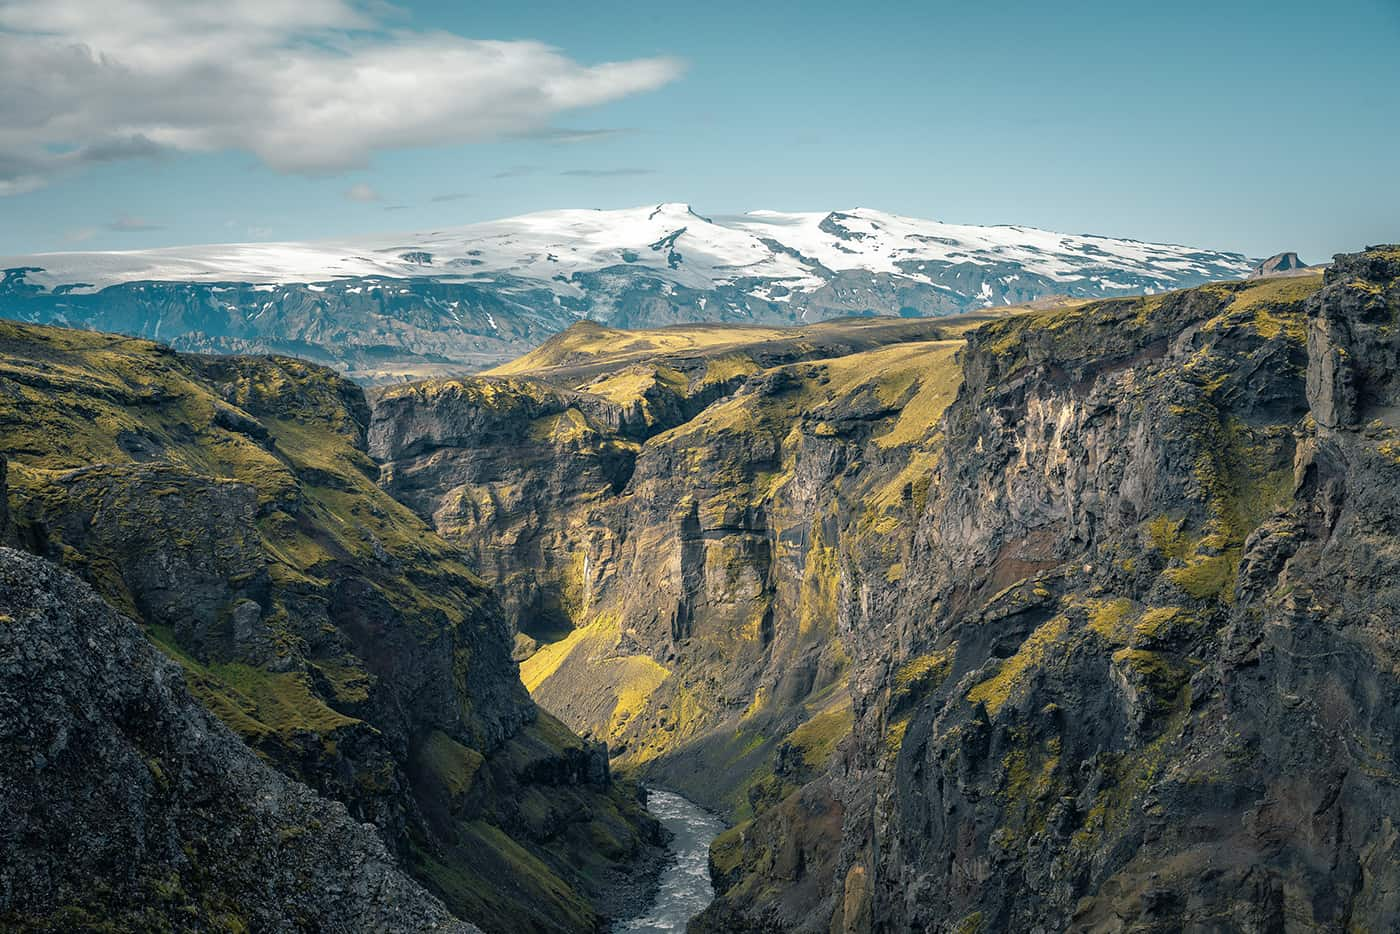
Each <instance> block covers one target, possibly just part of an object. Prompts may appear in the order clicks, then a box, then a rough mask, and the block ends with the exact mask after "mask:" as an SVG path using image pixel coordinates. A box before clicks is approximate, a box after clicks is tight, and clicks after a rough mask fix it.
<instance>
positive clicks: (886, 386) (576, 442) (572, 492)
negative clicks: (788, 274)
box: [369, 319, 985, 819]
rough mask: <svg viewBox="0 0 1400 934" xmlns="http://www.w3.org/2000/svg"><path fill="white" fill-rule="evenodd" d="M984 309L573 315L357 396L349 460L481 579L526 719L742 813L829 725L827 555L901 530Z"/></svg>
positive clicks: (810, 750)
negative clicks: (367, 457)
mask: <svg viewBox="0 0 1400 934" xmlns="http://www.w3.org/2000/svg"><path fill="white" fill-rule="evenodd" d="M980 320H985V319H945V320H944V321H942V322H927V321H924V322H906V321H899V320H891V319H884V320H873V321H872V320H865V321H849V322H842V323H838V324H828V325H821V326H816V327H813V328H808V329H804V330H802V331H788V332H778V333H776V334H775V333H773V332H771V331H770V330H759V331H757V332H751V331H746V330H745V329H734V328H714V327H710V328H698V329H696V328H692V329H669V330H663V331H652V332H630V333H628V334H626V335H624V334H622V333H620V332H609V331H606V330H605V329H601V328H598V327H597V326H594V325H580V326H577V327H575V328H573V329H571V330H570V331H568V332H566V333H565V334H563V335H561V336H560V337H559V338H556V339H555V340H554V341H551V342H550V343H549V344H546V345H545V346H544V347H543V348H541V350H540V351H537V352H536V353H534V354H531V355H530V356H529V357H527V358H524V359H523V360H522V361H520V362H519V363H518V364H512V365H511V366H509V367H506V368H503V372H502V373H499V374H486V375H483V376H481V377H474V378H471V379H463V380H452V381H436V382H429V383H422V384H416V385H412V386H406V387H395V388H392V389H389V390H386V391H383V392H381V393H379V394H377V395H376V396H375V399H374V416H373V418H372V420H371V425H370V431H369V444H370V450H371V452H372V453H373V454H374V456H375V457H376V458H377V459H378V460H380V461H381V462H383V465H384V466H383V468H382V472H381V482H382V483H383V485H384V487H385V489H387V490H388V491H389V492H391V493H393V494H394V495H395V496H396V497H398V498H399V499H401V500H402V501H403V502H405V503H407V504H409V505H410V506H411V507H413V508H414V509H415V510H416V511H418V512H419V513H420V514H421V515H423V516H424V517H425V518H427V519H430V520H431V521H432V522H433V523H434V525H435V526H436V528H437V529H438V530H439V532H440V533H441V534H442V535H444V536H445V537H446V538H447V539H448V540H449V541H452V542H460V543H461V545H462V547H463V548H465V549H467V550H468V552H469V553H470V554H471V555H472V558H473V560H474V562H475V566H477V567H479V568H481V569H482V571H483V573H484V574H485V575H486V576H487V577H488V579H490V580H491V581H493V583H495V584H496V585H497V586H498V587H499V588H500V589H501V593H502V596H503V599H504V600H505V604H506V609H507V613H508V615H510V616H511V617H512V619H513V620H514V621H515V622H516V625H517V628H518V629H519V631H520V632H521V637H520V639H519V643H518V645H517V654H518V656H519V657H522V658H523V659H524V661H523V663H522V668H521V671H522V675H523V677H524V679H525V683H526V685H527V687H529V688H530V689H531V691H532V692H533V694H534V696H535V698H536V699H537V700H538V701H539V702H540V703H541V704H542V705H543V706H544V707H545V708H546V709H549V710H551V711H552V712H554V713H556V714H558V715H559V716H560V717H562V718H563V719H564V720H565V721H566V722H568V723H569V724H570V725H571V726H573V727H574V728H575V729H578V730H580V731H582V732H584V733H585V734H586V735H589V736H592V737H595V738H597V739H600V740H603V741H605V742H606V743H607V744H608V747H609V749H610V752H611V754H612V757H613V762H614V765H615V766H616V767H619V768H622V769H624V770H628V771H630V772H633V773H635V774H639V775H642V776H645V777H646V778H647V779H648V780H649V781H652V782H655V783H658V784H660V785H662V786H666V787H671V788H675V789H677V790H680V791H681V792H683V793H684V794H686V795H687V796H688V797H690V798H691V799H693V800H695V801H697V802H699V803H701V804H703V805H705V806H707V807H710V808H713V809H715V810H717V811H719V812H721V813H722V814H724V815H725V816H726V817H728V818H730V819H742V818H745V817H747V816H749V815H751V814H752V813H753V812H754V811H755V810H757V809H761V808H762V807H765V806H766V805H767V804H768V803H771V802H772V801H776V800H778V799H780V798H781V797H782V796H783V795H784V794H785V793H786V791H788V790H791V789H792V788H795V787H796V786H798V785H800V784H801V783H802V782H804V781H806V780H807V779H809V778H812V777H814V776H816V775H817V774H819V773H820V772H821V771H822V769H823V768H824V767H825V764H826V761H827V759H828V758H829V757H830V756H831V754H832V753H833V751H834V749H835V747H836V744H837V742H838V741H839V740H840V739H841V737H842V736H844V735H845V733H846V732H847V731H848V729H849V727H850V723H851V713H850V707H849V703H848V696H849V695H848V692H847V691H846V689H845V678H846V674H847V671H848V668H849V654H848V651H847V649H846V647H845V646H844V645H843V643H842V641H841V640H840V639H838V638H836V634H835V630H834V624H835V621H836V615H835V612H834V607H835V605H836V601H837V588H838V586H839V565H840V564H841V563H842V561H844V560H845V558H844V557H843V555H844V554H845V552H846V551H847V550H849V542H851V541H854V540H855V538H857V537H859V536H861V535H869V534H874V530H875V529H877V528H883V527H886V526H890V525H894V524H897V523H898V522H899V521H901V517H903V516H905V515H907V512H908V510H909V508H910V502H911V501H912V499H911V498H912V497H913V495H914V494H913V493H912V492H910V490H908V489H906V487H908V486H909V485H910V483H911V481H912V479H913V478H912V475H910V476H903V475H901V473H900V470H901V468H902V467H903V466H905V465H907V464H909V463H910V462H911V461H913V460H917V459H920V458H927V457H928V456H930V455H929V451H930V450H931V447H930V446H931V445H932V444H934V443H935V442H934V440H933V439H932V438H931V437H930V430H931V427H932V421H933V419H932V417H931V415H930V413H936V412H937V411H939V410H941V406H942V405H945V404H946V403H947V402H948V401H949V400H951V398H952V394H953V390H954V388H955V386H956V379H955V368H954V367H953V356H954V353H955V352H956V349H957V347H958V346H959V342H958V339H957V337H956V335H957V334H959V333H960V332H961V331H963V330H965V329H966V328H967V327H969V326H972V325H974V324H976V323H978V321H980ZM837 491H839V495H833V493H834V492H837ZM880 573H882V574H888V573H897V571H892V570H891V569H890V568H889V567H883V568H881V569H880Z"/></svg>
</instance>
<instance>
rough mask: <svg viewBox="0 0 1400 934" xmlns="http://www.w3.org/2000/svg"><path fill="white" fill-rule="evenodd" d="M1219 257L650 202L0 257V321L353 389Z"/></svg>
mask: <svg viewBox="0 0 1400 934" xmlns="http://www.w3.org/2000/svg"><path fill="white" fill-rule="evenodd" d="M1257 263H1258V260H1256V259H1249V258H1247V257H1245V256H1243V255H1241V254H1238V253H1228V252H1220V251H1215V250H1204V249H1197V248H1192V247H1184V246H1172V245H1166V244H1152V243H1142V242H1139V241H1135V240H1121V239H1113V238H1109V237H1095V236H1082V235H1068V234H1059V233H1052V232H1049V231H1045V230H1038V229H1035V228H1030V227H1017V226H997V227H979V226H970V225H960V224H946V223H942V222H938V221H929V220H919V219H916V218H908V217H901V216H898V215H894V214H886V213H883V212H880V211H873V210H869V209H864V208H860V209H855V210H851V211H834V212H829V213H780V212H776V211H754V212H751V213H748V214H744V215H740V216H735V217H714V218H710V217H704V216H701V215H700V214H697V213H696V212H694V211H693V210H691V208H690V206H689V205H686V204H678V203H667V204H660V205H652V206H648V207H641V208H631V209H626V210H617V211H590V210H565V211H547V212H542V213H537V214H527V215H524V216H521V217H516V218H510V219H507V220H501V221H492V222H489V223H482V224H472V225H469V226H466V227H458V228H452V229H446V230H438V231H430V232H427V233H422V234H414V235H406V236H395V237H387V236H386V237H380V238H369V239H366V240H363V241H326V242H318V243H245V244H222V245H213V246H190V247H173V248H164V249H154V250H135V251H122V252H105V253H103V252H88V253H46V254H38V255H33V256H24V257H10V258H4V259H0V269H3V276H4V278H3V280H0V315H3V316H5V317H9V318H15V319H19V320H25V321H33V322H48V323H59V324H67V325H72V326H79V327H87V328H94V329H100V330H107V331H116V332H119V333H126V334H132V335H136V336H141V337H146V338H152V339H157V340H160V341H164V342H167V343H170V344H171V345H173V346H175V347H177V348H179V349H184V350H202V351H216V352H244V353H289V354H295V355H299V356H303V357H307V358H310V359H312V360H316V361H318V362H322V363H327V364H330V365H332V366H335V367H336V368H338V369H340V370H342V371H344V372H346V373H348V374H349V375H351V376H352V377H354V378H357V379H360V380H362V381H365V382H383V381H391V380H397V379H403V378H408V377H413V376H428V375H439V374H443V373H459V372H464V371H470V370H476V369H481V368H484V367H488V366H491V365H493V364H496V363H499V362H501V361H503V360H507V359H510V358H513V357H515V356H517V355H519V354H520V353H523V352H524V351H526V350H528V349H530V348H531V347H534V346H536V345H538V344H539V343H540V342H542V341H543V340H544V339H545V338H547V337H548V336H549V335H550V334H553V333H556V332H558V331H560V330H563V329H564V328H566V327H567V326H568V325H569V324H571V323H573V322H574V321H576V320H578V319H581V318H589V319H593V320H596V321H599V322H602V323H604V324H607V325H610V326H613V327H655V326H658V325H666V324H675V323H682V322H694V321H723V322H738V323H744V322H747V323H754V324H798V323H811V322H816V321H820V320H825V319H829V318H837V317H845V316H850V315H870V314H892V315H903V316H911V317H912V316H933V315H946V314H954V313H959V312H964V311H969V310H974V309H979V308H988V307H993V306H1007V305H1016V304H1022V303H1026V302H1033V301H1036V300H1039V299H1044V298H1046V297H1049V296H1059V295H1063V296H1070V297H1076V298H1079V297H1103V296H1112V295H1125V294H1137V293H1143V292H1149V293H1150V292H1158V291H1165V290H1170V289H1176V288H1183V287H1187V286H1191V285H1197V284H1199V283H1202V282H1207V281H1212V280H1219V279H1238V278H1243V277H1245V276H1247V275H1249V274H1250V272H1251V271H1252V270H1254V268H1255V266H1256V264H1257Z"/></svg>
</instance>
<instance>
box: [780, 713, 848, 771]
mask: <svg viewBox="0 0 1400 934" xmlns="http://www.w3.org/2000/svg"><path fill="white" fill-rule="evenodd" d="M853 722H854V721H853V717H852V713H851V705H850V702H849V701H846V702H845V703H842V704H840V705H838V706H836V707H833V708H831V709H829V710H824V711H822V712H821V713H818V714H817V715H816V716H814V717H812V718H811V719H810V720H808V721H807V722H806V723H803V724H802V725H801V726H799V727H798V728H797V729H795V730H793V731H792V732H791V733H789V734H788V735H787V738H786V742H787V743H788V744H789V745H791V746H792V747H794V748H796V749H797V750H799V752H800V753H801V755H802V761H803V762H804V763H805V764H806V765H807V767H808V768H811V769H821V768H824V767H825V766H826V764H827V761H828V760H830V759H831V756H832V753H834V752H835V750H836V744H837V743H839V742H840V741H841V740H843V739H845V738H846V737H847V736H849V735H850V733H851V725H852V723H853Z"/></svg>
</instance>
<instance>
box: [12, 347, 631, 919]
mask: <svg viewBox="0 0 1400 934" xmlns="http://www.w3.org/2000/svg"><path fill="white" fill-rule="evenodd" d="M0 351H3V355H0V448H3V450H4V451H5V452H6V454H7V455H8V460H9V464H8V467H9V470H8V480H9V504H10V506H11V524H12V526H13V532H12V534H13V535H14V537H15V541H17V542H18V543H20V544H21V545H22V546H23V547H25V548H27V549H28V550H30V551H33V552H35V553H37V554H39V555H42V556H44V557H47V558H49V559H50V560H52V561H54V562H56V563H59V564H62V565H64V566H66V567H68V568H71V569H73V570H75V571H77V572H78V573H79V574H80V575H81V576H82V577H83V578H85V579H86V580H87V581H88V582H89V583H91V584H92V585H93V587H94V588H95V589H96V590H97V591H98V593H99V594H101V595H102V596H103V597H104V598H105V599H106V600H108V601H109V602H110V603H111V604H112V605H113V606H115V607H116V608H118V609H119V610H120V611H122V612H123V613H125V614H127V615H129V616H131V617H132V618H134V619H137V620H139V621H140V622H141V623H142V624H143V625H144V627H145V629H146V632H147V633H148V635H149V636H150V637H151V638H152V639H153V640H155V641H156V642H157V643H158V644H159V645H160V646H161V647H162V648H163V649H164V650H165V651H166V652H167V653H168V654H170V655H171V656H172V657H173V658H174V659H175V660H176V661H178V662H179V664H180V665H181V667H182V668H183V670H184V673H185V677H186V680H187V681H188V683H189V685H190V688H191V690H192V692H193V693H194V694H195V695H196V696H197V697H198V698H199V700H200V701H202V702H203V703H204V704H205V705H206V706H207V707H208V708H209V709H210V710H211V711H213V712H214V713H215V714H216V715H217V716H218V717H219V718H220V719H222V720H223V721H224V722H225V723H227V724H228V725H229V726H231V727H232V728H233V729H234V730H235V731H236V732H237V733H238V734H239V736H240V737H242V738H243V739H244V740H245V741H246V742H247V744H248V745H250V746H252V747H253V748H254V749H255V750H256V751H257V752H258V753H259V754H261V755H262V756H263V757H264V758H265V759H267V760H268V761H269V762H271V763H272V764H273V765H275V766H276V767H277V768H278V769H279V770H280V771H282V772H283V773H285V774H286V775H288V776H290V777H292V778H295V779H298V780H300V781H303V782H305V783H306V784H307V785H309V786H310V787H311V788H313V789H315V790H316V791H318V792H320V793H321V794H322V795H324V796H325V797H327V798H330V799H334V800H336V801H340V802H343V804H344V805H345V806H346V807H347V808H348V810H349V813H350V814H351V815H352V816H353V817H354V818H355V819H356V820H359V821H366V822H370V823H373V824H374V825H375V826H376V827H377V828H378V829H379V831H380V832H381V833H382V834H383V835H384V838H385V839H386V840H387V841H388V843H389V845H390V847H391V850H392V852H393V853H394V855H395V857H396V858H397V859H398V860H400V861H401V863H402V864H403V865H405V866H406V867H408V868H409V869H410V871H411V872H412V873H413V874H415V875H416V876H417V877H418V878H420V879H421V880H423V881H424V882H425V883H426V884H427V885H428V886H429V887H430V888H431V889H433V890H434V891H435V892H437V893H438V894H440V895H441V896H442V898H443V899H444V901H445V902H446V904H447V905H448V907H449V908H450V909H451V910H452V911H453V912H454V913H456V914H457V915H458V916H460V917H465V918H470V919H472V920H474V921H476V922H478V923H479V924H481V925H482V926H483V927H485V928H487V929H489V930H512V931H515V930H538V931H559V930H587V929H590V928H593V927H595V926H596V925H598V924H599V923H600V912H606V911H609V910H612V909H613V907H614V906H613V905H612V904H611V903H609V902H608V901H607V898H606V896H607V893H608V892H609V891H612V890H614V889H615V888H616V884H617V883H619V882H623V881H625V880H626V877H627V875H628V873H630V872H631V867H632V866H633V865H634V864H635V862H636V860H637V858H638V857H640V856H642V855H644V854H646V853H647V852H649V848H650V847H652V846H653V845H654V844H655V843H656V841H657V829H656V825H655V824H654V822H652V821H651V820H650V818H648V817H646V816H645V815H644V814H643V813H641V809H640V806H639V805H638V803H637V801H636V799H635V794H634V792H633V791H632V790H631V789H630V788H629V787H628V786H625V785H618V784H615V783H613V782H612V780H611V777H610V774H609V770H608V767H607V761H606V755H605V752H604V750H603V749H602V748H601V747H599V746H597V745H592V744H588V743H584V742H582V741H580V740H579V739H578V738H577V737H575V736H573V735H572V734H570V733H569V732H568V730H566V729H565V728H564V727H563V726H562V725H560V724H559V723H558V722H557V721H555V720H553V718H551V717H549V716H548V715H547V714H542V713H540V712H539V711H537V709H536V708H535V707H534V705H533V704H532V703H531V702H530V700H529V698H528V696H527V695H526V693H525V691H524V689H523V687H522V686H521V684H520V681H519V676H518V673H517V668H516V665H515V663H514V662H513V661H512V659H511V657H510V650H511V643H510V632H509V628H508V626H507V624H506V622H505V620H504V618H503V616H502V614H501V611H500V608H499V605H498V604H497V602H496V601H495V599H494V597H493V596H492V595H491V593H490V592H489V591H488V590H487V588H486V587H485V586H484V585H483V584H482V582H481V581H480V579H479V578H477V577H476V576H475V575H474V574H473V573H472V572H471V571H469V570H468V568H467V565H466V564H465V562H464V559H463V556H462V555H461V553H460V552H458V551H457V550H456V549H454V548H452V547H451V546H449V545H447V544H446V543H445V542H443V541H442V540H441V539H440V538H438V537H437V536H435V535H434V534H433V533H432V531H431V530H430V529H429V528H428V527H427V526H426V525H425V524H424V523H423V522H421V521H420V520H418V519H417V518H416V517H414V516H413V515H412V513H410V512H409V511H408V510H407V509H406V508H404V507H403V506H401V505H400V504H398V503H397V502H395V501H394V500H393V499H391V498H390V497H389V496H387V495H386V494H385V493H383V491H381V490H380V489H379V488H378V487H377V486H376V485H375V483H374V479H373V478H374V477H375V476H376V475H377V467H376V465H375V464H374V462H373V461H372V460H370V458H369V456H368V455H367V453H366V452H365V429H366V425H367V422H368V407H367V405H366V403H365V399H364V396H363V394H362V392H361V391H360V390H359V389H358V388H357V387H355V386H354V385H353V384H351V383H348V382H346V381H344V380H343V379H341V378H339V377H337V376H335V375H334V374H332V373H330V372H329V371H327V370H323V369H321V368H319V367H316V366H313V365H310V364H306V363H303V362H300V361H295V360H289V359H280V358H259V359H252V358H203V357H194V356H181V355H176V354H173V353H171V352H170V351H169V350H168V349H165V348H162V347H159V346H158V345H154V344H150V343H147V342H144V341H135V340H128V339H123V338H117V337H112V336H109V335H95V334H87V333H82V332H73V331H63V330H59V329H52V328H40V327H32V326H23V325H13V324H5V325H0Z"/></svg>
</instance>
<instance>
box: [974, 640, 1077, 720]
mask: <svg viewBox="0 0 1400 934" xmlns="http://www.w3.org/2000/svg"><path fill="white" fill-rule="evenodd" d="M1068 632H1069V620H1068V619H1066V618H1065V617H1063V616H1057V617H1055V618H1054V619H1052V620H1050V621H1049V622H1047V623H1044V624H1042V625H1041V626H1040V627H1039V628H1038V629H1036V631H1035V632H1033V633H1031V635H1030V636H1029V637H1028V638H1027V639H1026V641H1025V642H1023V643H1021V647H1020V649H1018V650H1017V652H1016V654H1015V655H1013V656H1011V657H1010V658H1008V659H1006V660H1005V661H1003V662H1002V663H1001V666H1000V668H998V670H997V673H996V674H995V675H994V676H992V677H991V678H988V679H987V680H986V681H983V682H981V683H980V684H977V685H976V686H974V687H973V688H972V690H970V691H968V692H967V699H968V700H969V701H970V702H972V703H974V704H978V703H980V704H985V705H986V707H987V712H988V713H990V714H992V715H996V713H997V712H998V711H999V710H1001V708H1002V707H1004V706H1005V705H1006V703H1007V702H1008V701H1010V700H1011V698H1012V696H1013V695H1014V694H1015V693H1016V692H1017V691H1018V690H1019V689H1020V688H1021V686H1022V685H1023V684H1024V682H1025V681H1026V679H1027V678H1028V677H1029V676H1030V674H1031V673H1032V672H1033V671H1034V670H1035V669H1036V668H1038V667H1040V666H1041V665H1042V664H1043V663H1044V661H1045V660H1046V658H1047V657H1048V656H1049V654H1050V652H1051V651H1052V649H1053V647H1054V646H1055V645H1057V644H1059V643H1061V642H1063V641H1064V639H1065V636H1066V635H1067V634H1068Z"/></svg>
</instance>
